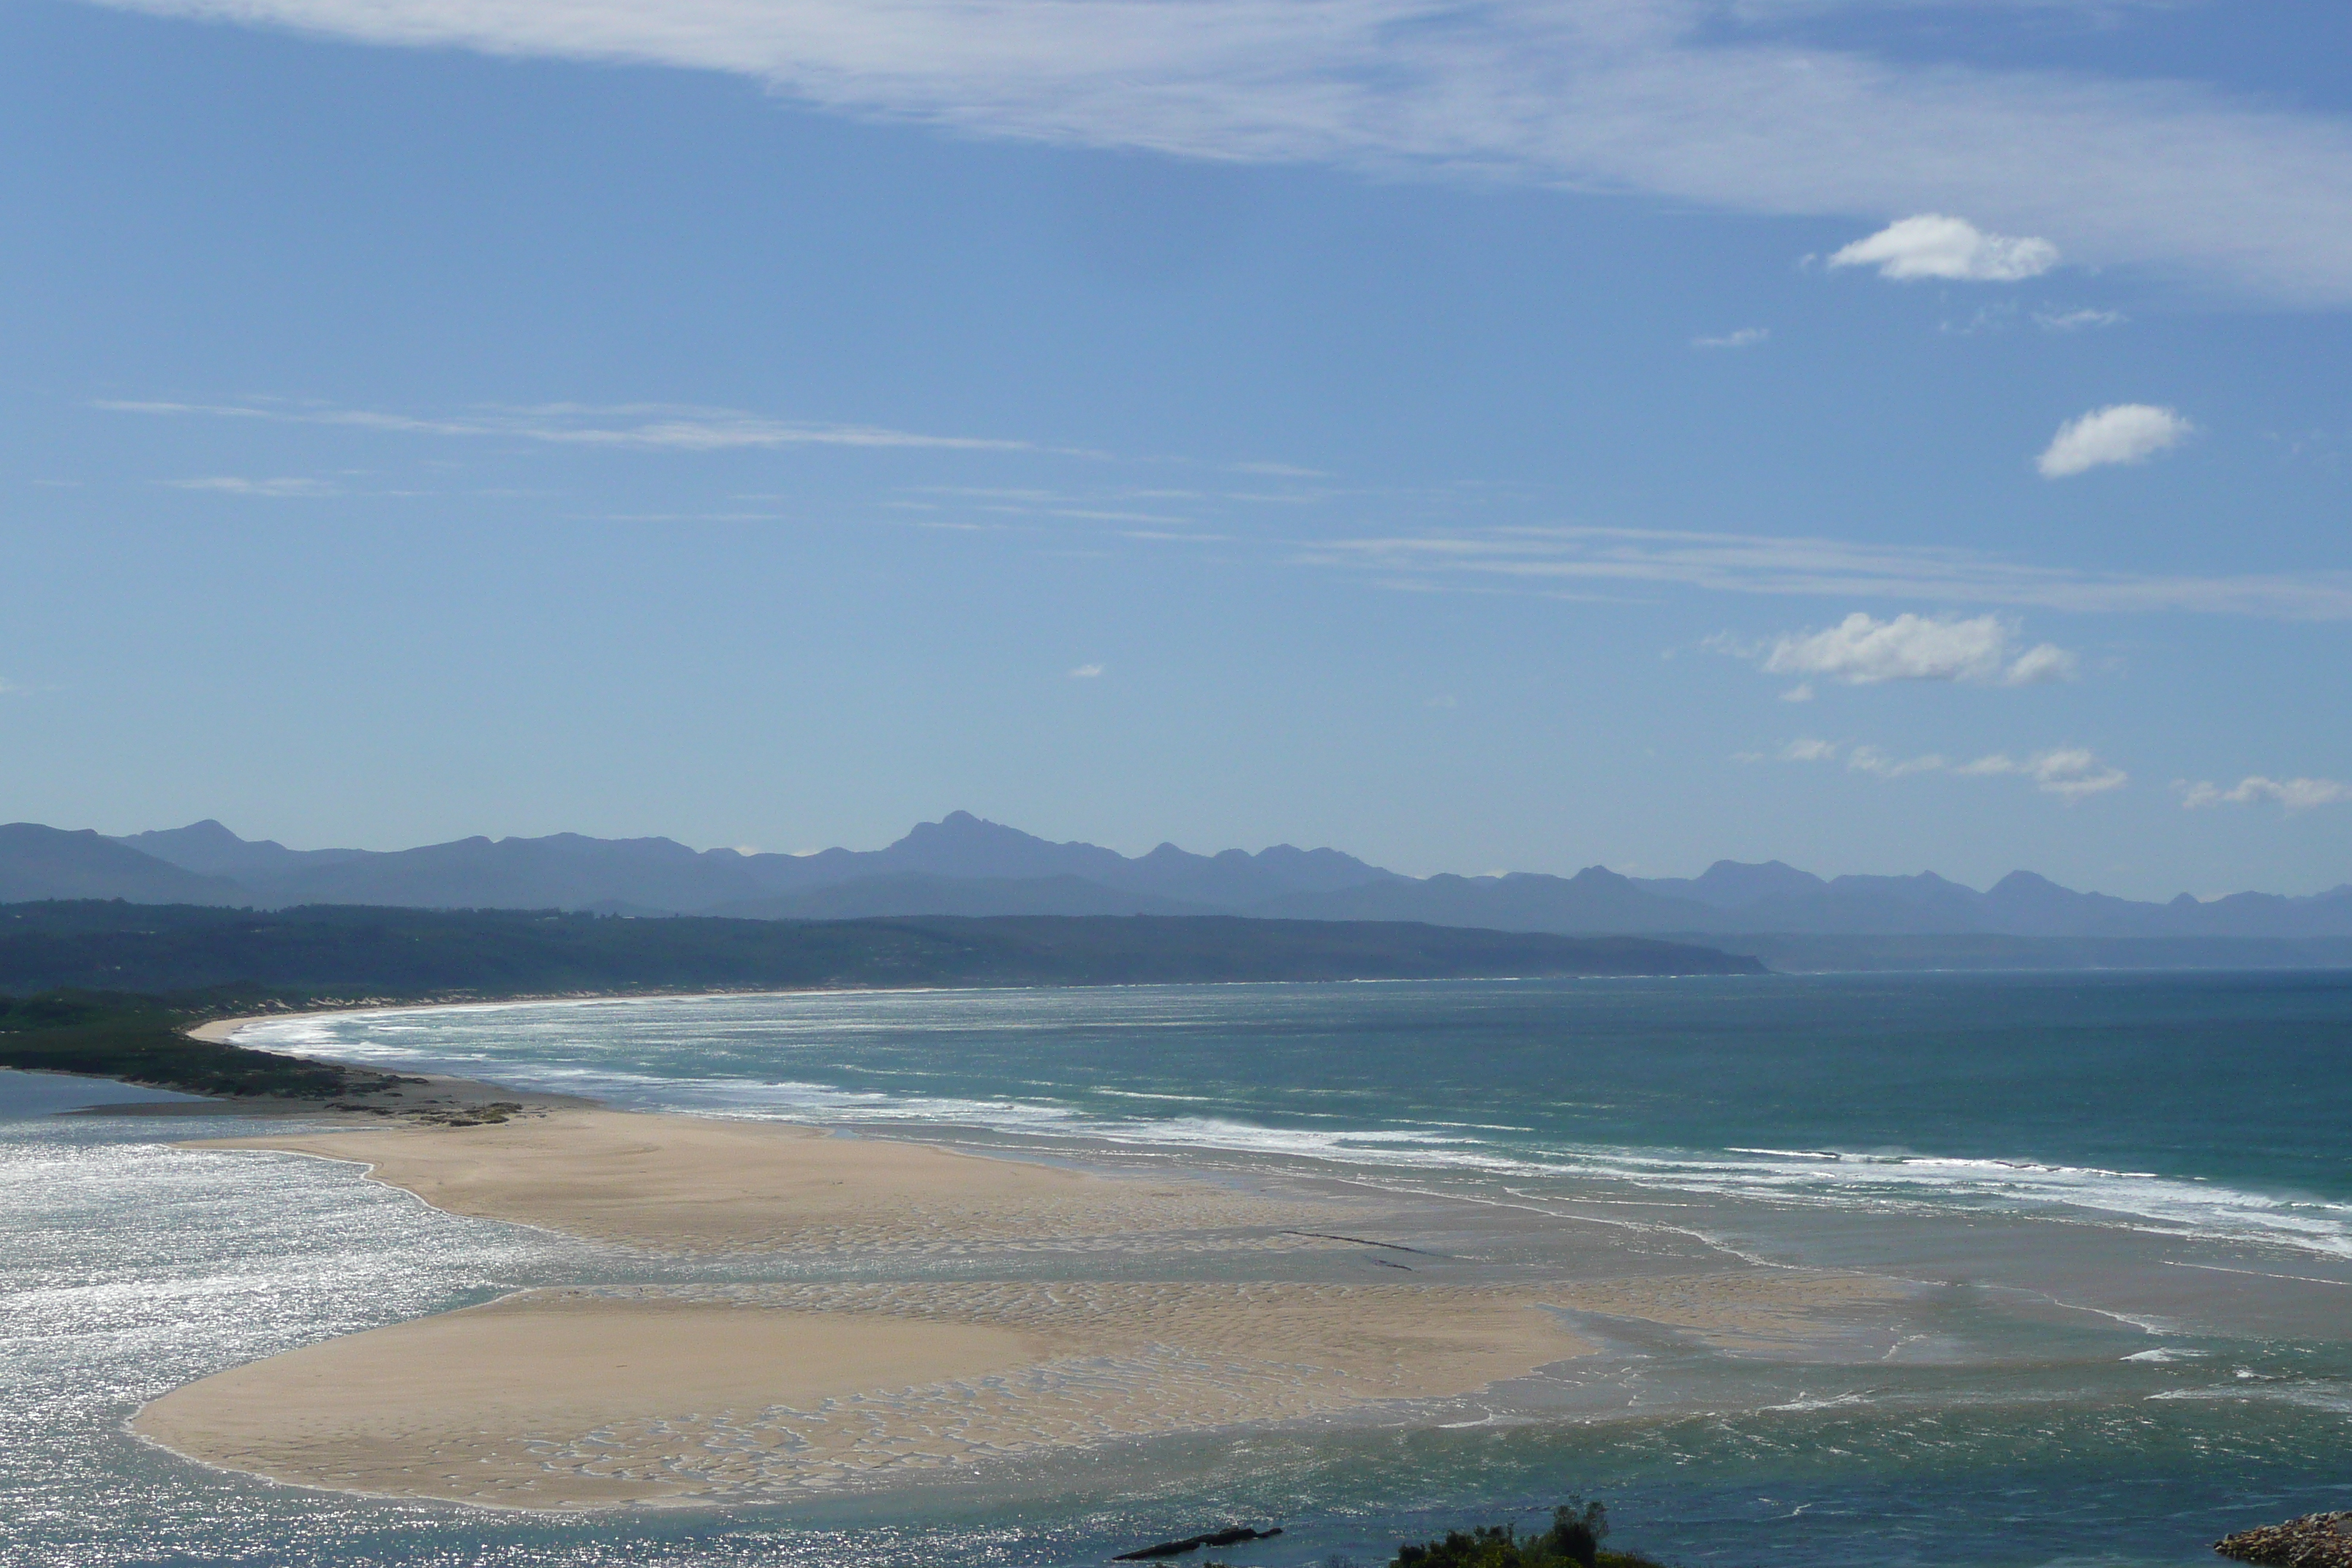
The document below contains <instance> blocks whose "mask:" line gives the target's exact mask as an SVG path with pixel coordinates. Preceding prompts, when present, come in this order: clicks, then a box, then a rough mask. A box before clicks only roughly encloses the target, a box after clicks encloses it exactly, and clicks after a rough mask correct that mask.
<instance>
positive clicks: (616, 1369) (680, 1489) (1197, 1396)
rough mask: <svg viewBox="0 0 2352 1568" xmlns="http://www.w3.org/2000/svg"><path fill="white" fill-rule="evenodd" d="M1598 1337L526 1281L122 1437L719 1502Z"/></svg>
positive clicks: (1311, 1396)
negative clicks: (562, 1286) (515, 1290)
mask: <svg viewBox="0 0 2352 1568" xmlns="http://www.w3.org/2000/svg"><path fill="white" fill-rule="evenodd" d="M1590 1348H1591V1347H1590V1346H1589V1345H1588V1344H1586V1343H1585V1342H1582V1341H1580V1340H1579V1339H1578V1338H1577V1337H1576V1336H1575V1335H1574V1334H1572V1333H1570V1331H1567V1330H1566V1328H1565V1327H1564V1326H1563V1325H1562V1324H1561V1322H1560V1321H1559V1319H1558V1318H1557V1317H1556V1316H1554V1315H1553V1314H1551V1313H1549V1312H1547V1311H1545V1310H1543V1309H1542V1308H1541V1307H1540V1306H1539V1305H1538V1303H1537V1302H1536V1301H1535V1300H1533V1299H1532V1297H1531V1296H1530V1295H1528V1293H1526V1292H1512V1291H1480V1290H1469V1289H1455V1288H1447V1287H1442V1286H1441V1287H1423V1286H1412V1285H1396V1286H1355V1287H1351V1286H1338V1285H1292V1284H1283V1283H1278V1282H1277V1283H1266V1284H1250V1285H1242V1284H1228V1283H1202V1282H1188V1283H1177V1284H1150V1283H1138V1282H1131V1281H1112V1282H1077V1283H1056V1284H1050V1285H1045V1284H1037V1283H1034V1282H1021V1283H1013V1284H991V1283H967V1282H942V1283H925V1284H913V1285H870V1286H833V1287H826V1286H803V1287H769V1288H766V1289H764V1290H760V1291H756V1292H754V1293H751V1294H750V1295H748V1296H747V1295H740V1294H739V1295H738V1296H737V1297H736V1298H735V1299H732V1300H728V1299H719V1300H713V1299H712V1297H711V1295H710V1293H709V1292H707V1291H701V1290H698V1289H695V1288H693V1287H672V1288H667V1289H649V1290H646V1291H643V1292H640V1293H635V1294H632V1293H628V1292H589V1291H572V1290H540V1291H527V1292H523V1293H521V1294H519V1295H515V1296H510V1297H507V1298H505V1299H503V1300H499V1301H495V1302H492V1303H490V1304H488V1305H487V1306H483V1307H476V1308H470V1309H467V1310H464V1311H458V1312H448V1313H443V1314H440V1315H438V1316H436V1317H431V1318H425V1319H420V1320H417V1321H413V1322H407V1323H401V1324H397V1325H394V1327H391V1328H386V1329H378V1330H375V1331H372V1332H368V1333H362V1334H354V1335H351V1336H348V1337H346V1338H343V1339H339V1340H333V1341H330V1342H327V1343H325V1344H321V1345H315V1346H312V1347H310V1348H309V1349H306V1350H301V1351H296V1352H291V1353H289V1354H286V1355H280V1356H275V1357H272V1358H270V1359H269V1360H267V1361H263V1362H257V1363H253V1364H251V1365H249V1366H244V1367H238V1368H236V1369H234V1370H232V1371H229V1372H226V1373H220V1374H218V1375H216V1376H214V1377H210V1378H206V1379H205V1380H204V1381H202V1382H200V1383H195V1384H190V1385H188V1386H187V1387H185V1388H182V1389H179V1390H176V1391H174V1392H173V1393H172V1394H167V1395H165V1396H164V1397H163V1398H162V1399H160V1400H158V1401H156V1402H155V1403H153V1404H152V1405H149V1406H148V1407H147V1408H146V1409H145V1410H144V1411H142V1413H141V1414H140V1415H139V1416H138V1418H137V1420H136V1421H135V1423H134V1428H135V1429H136V1430H137V1431H139V1432H140V1433H142V1435H144V1436H150V1437H152V1438H154V1439H155V1440H157V1441H158V1442H161V1443H163V1444H164V1445H165V1446H166V1447H172V1448H174V1449H176V1450H178V1451H180V1452H182V1453H184V1454H189V1455H192V1456H194V1457H196V1458H202V1459H205V1460H206V1461H208V1462H210V1463H213V1464H216V1465H221V1466H224V1467H226V1468H231V1469H237V1470H244V1471H247V1472H250V1473H254V1474H259V1475H266V1476H269V1477H272V1478H274V1479H279V1480H285V1481H291V1482H295V1483H297V1484H303V1485H310V1486H320V1487H331V1488H336V1489H347V1490H353V1491H362V1492H369V1493H374V1494H379V1495H390V1496H409V1497H427V1498H442V1499H447V1500H453V1501H459V1502H469V1503H476V1504H488V1505H490V1506H506V1507H530V1508H557V1509H562V1508H580V1507H596V1506H604V1505H610V1504H613V1503H616V1502H647V1501H674V1502H722V1501H730V1500H751V1499H754V1498H768V1499H774V1498H776V1497H778V1496H785V1497H789V1496H791V1495H793V1494H795V1493H798V1494H801V1495H807V1494H808V1493H810V1492H814V1491H825V1490H831V1489H836V1488H838V1487H841V1486H843V1485H845V1484H861V1483H862V1484H872V1483H874V1482H875V1481H877V1480H887V1479H891V1478H893V1477H897V1476H908V1475H919V1474H921V1473H924V1472H937V1471H940V1470H941V1469H943V1468H961V1467H968V1466H970V1465H971V1464H973V1463H975V1462H980V1461H985V1460H989V1459H993V1458H1005V1457H1010V1456H1018V1455H1023V1454H1028V1453H1034V1452H1035V1451H1037V1450H1039V1449H1043V1448H1050V1447H1067V1446H1073V1445H1084V1444H1089V1443H1095V1442H1101V1441H1105V1440H1117V1439H1120V1438H1128V1437H1137V1436H1155V1435H1160V1434H1165V1433H1171V1432H1181V1431H1193V1430H1202V1429H1206V1428H1215V1427H1225V1426H1240V1425H1245V1424H1252V1423H1260V1422H1265V1421H1276V1420H1286V1419H1296V1418H1300V1417H1306V1416H1313V1415H1328V1414H1332V1413H1336V1412H1343V1411H1347V1410H1351V1409H1355V1408H1359V1407H1361V1406H1364V1405H1372V1404H1376V1403H1380V1402H1383V1401H1390V1400H1412V1399H1426V1398H1431V1397H1436V1396H1443V1395H1447V1394H1461V1393H1465V1392H1468V1391H1471V1390H1475V1389H1477V1388H1480V1387H1483V1386H1485V1385H1486V1384H1490V1383H1493V1382H1495V1381H1496V1380H1498V1379H1501V1378H1507V1377H1515V1376H1519V1375H1522V1374H1524V1373H1529V1372H1532V1371H1534V1370H1535V1369H1536V1368H1537V1367H1538V1366H1541V1365H1544V1364H1546V1363H1551V1362H1557V1361H1560V1360H1563V1359H1565V1358H1568V1357H1571V1356H1575V1355H1579V1354H1581V1353H1584V1352H1587V1351H1588V1350H1590Z"/></svg>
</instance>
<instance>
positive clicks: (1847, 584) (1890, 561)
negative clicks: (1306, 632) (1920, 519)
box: [1299, 526, 2352, 620]
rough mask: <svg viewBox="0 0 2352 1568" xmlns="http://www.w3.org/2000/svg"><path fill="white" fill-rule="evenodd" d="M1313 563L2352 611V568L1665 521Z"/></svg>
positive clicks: (1456, 577) (2057, 601) (1512, 531)
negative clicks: (2032, 554) (2013, 553)
mask: <svg viewBox="0 0 2352 1568" xmlns="http://www.w3.org/2000/svg"><path fill="white" fill-rule="evenodd" d="M1299 559H1300V560H1302V561H1305V562H1308V563H1320V564H1325V565H1332V566H1344V567H1353V568H1357V569H1360V570H1377V571H1380V572H1381V573H1383V574H1388V575H1389V576H1390V578H1391V580H1392V581H1398V580H1402V581H1403V582H1404V583H1405V584H1408V585H1413V586H1421V587H1433V586H1439V585H1442V584H1451V583H1459V584H1465V585H1469V584H1486V585H1488V586H1494V585H1496V584H1513V585H1516V586H1517V587H1519V588H1522V589H1524V590H1526V591H1528V592H1531V593H1552V594H1562V595H1567V594H1580V595H1591V594H1592V593H1593V592H1594V591H1595V590H1599V589H1614V590H1617V591H1618V592H1621V593H1624V592H1635V591H1641V590H1654V589H1657V588H1662V587H1681V588H1689V589H1697V590H1703V591H1706V592H1712V593H1725V594H1762V595H1804V596H1812V597H1820V598H1832V599H1846V600H1849V601H1851V600H1853V599H1857V598H1880V599H1910V600H1927V601H1931V602H1936V603H1942V604H1954V603H1959V604H1979V605H2002V606H2007V607H2011V608H2017V609H2046V610H2064V611H2070V612H2092V613H2122V612H2147V611H2160V610H2184V611H2192V612H2196V613H2200V614H2207V615H2237V616H2264V617H2269V618H2273V619H2282V620H2345V619H2352V574H2347V573H2343V572H2304V573H2294V574H2275V575H2259V576H2257V575H2249V576H2236V577H2186V576H2175V577H2166V576H2141V575H2136V574H2125V573H2099V572H2086V571H2078V570H2074V569H2072V568H2068V567H2062V566H2034V565H2029V564H2025V563H2019V562H2013V561H2008V560H2004V559H2002V558H2000V557H1999V556H1994V555H1988V554H1984V553H1981V552H1976V551H1969V550H1959V549H1952V548H1948V547H1943V546H1935V545H1906V544H1864V543H1856V542H1850V541H1845V540H1835V539H1818V538H1804V537H1794V538H1791V537H1786V536H1776V535H1769V534H1750V533H1711V532H1700V531H1677V530H1665V529H1641V528H1609V527H1594V526H1564V527H1553V528H1497V529H1485V530H1464V531H1457V532H1447V533H1431V534H1407V535H1391V536H1378V537H1368V538H1357V539H1343V540H1336V541H1330V542H1324V543H1319V544H1316V545H1312V546H1308V547H1306V548H1304V549H1303V550H1302V551H1301V552H1300V555H1299Z"/></svg>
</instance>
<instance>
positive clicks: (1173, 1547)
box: [1111, 1524, 1282, 1563]
mask: <svg viewBox="0 0 2352 1568" xmlns="http://www.w3.org/2000/svg"><path fill="white" fill-rule="evenodd" d="M1281 1533H1282V1526H1280V1525H1278V1524H1277V1525H1276V1526H1275V1527H1274V1528H1273V1529H1272V1530H1244V1529H1243V1528H1241V1527H1240V1526H1239V1525H1236V1526H1234V1528H1233V1529H1231V1530H1216V1531H1210V1532H1209V1533H1208V1534H1206V1535H1188V1536H1186V1537H1185V1538H1184V1539H1183V1540H1181V1541H1163V1542H1160V1544H1159V1545H1157V1546H1147V1547H1145V1548H1143V1549H1142V1550H1141V1551H1140V1552H1120V1553H1119V1554H1118V1556H1116V1557H1114V1558H1112V1559H1111V1561H1112V1562H1114V1563H1145V1562H1150V1560H1151V1559H1153V1558H1156V1557H1181V1556H1182V1555H1183V1554H1184V1553H1185V1552H1198V1551H1199V1550H1200V1549H1201V1548H1202V1547H1203V1546H1238V1545H1240V1544H1241V1543H1242V1542H1244V1541H1272V1540H1273V1539H1274V1538H1275V1537H1276V1536H1277V1535H1280V1534H1281Z"/></svg>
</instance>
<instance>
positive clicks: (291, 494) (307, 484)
mask: <svg viewBox="0 0 2352 1568" xmlns="http://www.w3.org/2000/svg"><path fill="white" fill-rule="evenodd" d="M161 482H162V483H163V485H164V486H166V487H167V488H169V489H175V490H209V491H211V492H212V493H214V494H215V495H229V496H274V497H279V498H289V499H298V500H318V499H321V498H323V497H327V496H339V495H341V494H342V493H343V492H342V489H341V486H338V485H331V484H329V483H328V482H327V481H326V480H324V479H239V478H237V477H236V476H235V475H231V474H215V475H212V476H210V477H208V478H205V479H164V480H163V481H161Z"/></svg>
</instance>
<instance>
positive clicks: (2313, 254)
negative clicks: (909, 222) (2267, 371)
mask: <svg viewBox="0 0 2352 1568" xmlns="http://www.w3.org/2000/svg"><path fill="white" fill-rule="evenodd" d="M112 3H113V4H116V5H119V6H121V8H125V9H132V10H140V11H145V12H149V13H152V14H156V15H161V16H180V17H190V18H200V19H205V20H212V21H222V22H234V23H243V24H248V25H263V26H282V27H287V28H291V29H295V30H298V31H301V32H305V33H312V34H318V35H323V36H328V37H337V38H343V39H352V40H358V41H362V42H366V43H373V44H381V45H394V46H402V47H446V46H455V47H467V48H472V49H478V50H481V51H484V52H487V53H490V54H497V55H532V56H551V57H559V58H569V59H577V60H593V61H626V62H637V63H650V64H658V65H666V66H675V67H684V68H695V69H705V70H715V71H726V72H731V73H735V74H739V75H742V76H746V77H750V78H752V79H757V80H760V81H761V82H764V83H766V84H768V85H770V86H771V87H772V89H775V90H777V91H779V92H780V93H782V94H785V95H787V96H790V97H792V98H793V99H795V100H800V101H802V102H803V103H807V104H811V105H814V106H817V107H820V108H825V109H831V110H841V111H845V112H850V113H855V114H862V115H869V116H875V117H882V118H889V119H896V120H904V121H917V122H923V123H929V124H934V125H939V126H942V127H946V128H950V129H952V130H955V131H958V132H963V133H967V134H978V135H985V136H996V137H1010V138H1020V139H1025V140H1033V141H1043V142H1060V143H1066V144H1075V145H1084V146H1094V147H1108V148H1121V149H1143V150H1149V151H1152V152H1158V153H1172V154H1177V155H1181V156H1186V157H1193V158H1205V159H1213V160H1223V161H1252V162H1288V163H1306V162H1312V163H1327V164H1334V165H1338V166H1341V167H1346V168H1350V169H1356V170H1360V171H1365V172H1370V173H1376V174H1395V173H1401V172H1403V173H1409V172H1414V171H1420V172H1423V173H1429V174H1439V175H1460V176H1465V177H1471V178H1478V179H1494V178H1502V179H1508V180H1517V181H1520V182H1525V183H1532V184H1544V185H1551V186H1557V187H1563V188H1573V189H1580V190H1594V191H1610V192H1627V191H1630V192H1638V193H1644V194H1648V195H1655V196H1660V197H1664V198H1667V199H1670V200H1674V201H1677V202H1695V203H1699V204H1703V205H1709V206H1712V207H1715V208H1717V209H1720V210H1728V211H1736V212H1745V213H1755V214H1769V215H1801V216H1831V215H1837V216H1850V217H1857V218H1863V219H1873V218H1874V219H1880V220H1885V219H1894V218H1901V217H1904V216H1905V215H1913V216H1912V217H1911V218H1910V220H1909V221H1912V222H1915V223H1916V222H1918V221H1921V216H1923V215H1928V214H1938V213H1967V214H1969V215H1970V217H1971V218H1972V219H1973V220H1974V221H1975V222H1976V223H1981V224H1985V225H1988V226H1990V228H1991V229H1993V230H1997V231H2001V232H2005V233H2009V234H2019V235H2035V236H2048V237H2050V238H2049V239H2048V241H2046V242H2045V243H2048V244H2051V245H2053V246H2056V247H2063V249H2064V250H2065V251H2066V253H2067V254H2068V255H2069V256H2070V257H2073V258H2076V259H2078V260H2082V261H2084V262H2088V263H2091V264H2095V265H2110V264H2143V265H2149V266H2153V267H2157V268H2165V269H2170V270H2179V271H2184V272H2189V273H2192V274H2197V275H2201V276H2205V277H2209V278H2213V279H2222V280H2225V281H2227V282H2229V283H2231V284H2234V285H2235V286H2236V287H2238V288H2240V289H2245V290H2248V291H2251V292H2252V293H2255V294H2259V295H2266V296H2270V297H2273V298H2279V299H2286V300H2307V301H2318V302H2328V303H2344V302H2352V129H2347V126H2346V124H2345V123H2344V122H2343V121H2341V120H2338V119H2334V118H2330V117H2327V116H2325V115H2321V114H2315V113H2307V112H2299V111H2294V110H2285V109H2281V108H2276V107H2273V106H2268V105H2263V104H2257V103H2252V102H2247V101H2241V100H2234V99H2231V98H2230V97H2228V96H2225V95H2224V94H2222V93H2221V92H2218V91H2216V90H2213V89H2206V88H2202V87H2199V86H2197V85H2194V84H2189V83H2180V82H2161V81H2147V80H2110V79H2102V78H2099V77H2095V76H2091V75H2085V74H2081V73H2077V72H2067V71H2060V70H2048V69H2043V70H2004V69H1988V68H1977V67H1970V66H1967V65H1963V64H1958V63H1910V62H1906V61H1903V60H1899V59H1896V58H1884V57H1879V56H1874V55H1871V54H1868V53H1865V52H1862V51H1860V50H1853V49H1840V48H1831V47H1822V46H1820V45H1818V44H1812V43H1807V42H1804V41H1802V40H1801V39H1800V38H1798V37H1794V36H1792V35H1789V34H1786V33H1785V32H1783V33H1780V34H1776V33H1775V31H1774V27H1775V26H1776V25H1777V23H1778V22H1793V21H1795V20H1799V19H1800V18H1797V17H1793V16H1790V17H1780V18H1776V17H1775V16H1774V15H1773V14H1772V11H1771V9H1770V8H1764V9H1761V10H1759V8H1757V7H1753V6H1750V7H1747V8H1746V10H1745V12H1744V13H1743V19H1745V20H1747V21H1748V22H1749V23H1750V24H1751V25H1750V26H1746V27H1745V28H1735V29H1732V30H1730V31H1727V30H1726V29H1724V28H1723V27H1722V26H1720V24H1721V22H1722V21H1723V20H1724V8H1723V7H1722V6H1721V5H1717V4H1715V3H1712V0H1578V3H1574V4H1551V5H1540V4H1534V3H1531V0H1469V3H1466V4H1465V3H1461V0H1185V3H1182V4H1174V3H1169V0H1084V3H1080V0H789V3H787V0H659V3H656V0H112ZM1782 9H1785V8H1782ZM1814 9H1820V7H1814ZM1956 149H1965V150H1966V155H1965V156H1956V155H1955V150H1956ZM2012 243H2017V244H2021V243H2025V242H2012ZM1991 254H1992V256H1993V258H1994V259H1993V260H1991V261H1990V262H1980V263H1979V265H1990V266H1996V267H1999V266H2008V267H2011V268H2019V267H2023V266H2026V265H2029V264H2030V262H2031V260H2032V255H2033V254H2038V253H2026V252H2019V251H2015V250H2011V251H2007V252H2002V251H2000V250H1998V249H1996V250H1995V251H1994V252H1993V253H1991ZM2002 256H2006V257H2007V258H2008V259H2007V260H2006V261H2003V260H2001V259H2000V258H2001V257H2002ZM1880 265H1882V266H1884V265H1885V262H1881V263H1880ZM1929 275H1939V274H1929Z"/></svg>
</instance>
